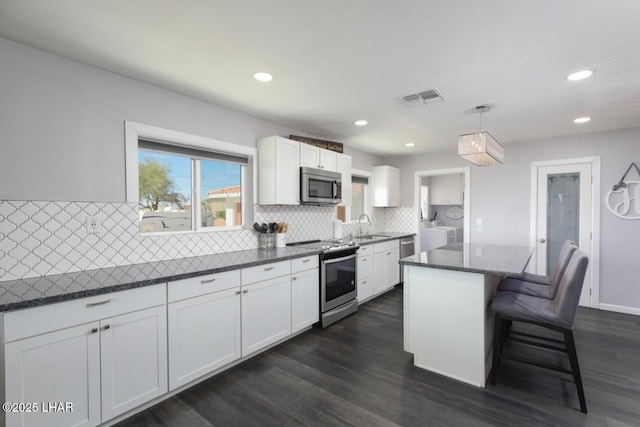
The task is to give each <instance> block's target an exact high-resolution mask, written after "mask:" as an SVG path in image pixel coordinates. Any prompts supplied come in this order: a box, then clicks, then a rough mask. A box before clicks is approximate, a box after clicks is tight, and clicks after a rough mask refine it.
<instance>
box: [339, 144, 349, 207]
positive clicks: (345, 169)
mask: <svg viewBox="0 0 640 427" xmlns="http://www.w3.org/2000/svg"><path fill="white" fill-rule="evenodd" d="M336 164H337V169H336V172H338V173H340V174H342V203H340V206H351V156H347V155H346V154H338V155H337V163H336Z"/></svg>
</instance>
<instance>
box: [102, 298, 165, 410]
mask: <svg viewBox="0 0 640 427" xmlns="http://www.w3.org/2000/svg"><path fill="white" fill-rule="evenodd" d="M100 355H101V357H100V367H101V376H100V378H101V382H102V420H103V421H106V420H109V419H111V418H113V417H115V416H118V415H120V414H123V413H125V412H127V411H129V410H131V409H133V408H135V407H137V406H140V405H142V404H143V403H145V402H148V401H149V400H151V399H153V398H155V397H158V396H160V395H162V394H164V393H166V392H167V314H166V308H165V306H164V305H163V306H159V307H153V308H148V309H146V310H141V311H135V312H133V313H128V314H123V315H121V316H117V317H112V318H110V319H105V320H102V321H100Z"/></svg>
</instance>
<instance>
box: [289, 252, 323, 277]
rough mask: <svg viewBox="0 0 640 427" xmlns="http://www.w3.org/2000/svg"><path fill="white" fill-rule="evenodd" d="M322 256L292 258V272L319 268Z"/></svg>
mask: <svg viewBox="0 0 640 427" xmlns="http://www.w3.org/2000/svg"><path fill="white" fill-rule="evenodd" d="M319 259H320V257H319V256H318V255H309V256H306V257H303V258H296V259H292V260H291V272H292V273H297V272H299V271H304V270H309V269H312V268H317V267H318V263H319Z"/></svg>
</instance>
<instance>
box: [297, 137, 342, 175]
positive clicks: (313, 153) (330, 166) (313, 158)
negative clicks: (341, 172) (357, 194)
mask: <svg viewBox="0 0 640 427" xmlns="http://www.w3.org/2000/svg"><path fill="white" fill-rule="evenodd" d="M337 158H338V153H336V152H335V151H331V150H325V149H324V148H320V147H314V146H313V145H309V144H305V143H300V167H307V168H316V169H326V170H328V171H331V172H337Z"/></svg>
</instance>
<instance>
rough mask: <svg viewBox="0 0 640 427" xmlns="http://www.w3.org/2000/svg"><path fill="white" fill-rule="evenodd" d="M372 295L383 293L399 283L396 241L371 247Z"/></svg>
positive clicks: (398, 250) (398, 258) (398, 249)
mask: <svg viewBox="0 0 640 427" xmlns="http://www.w3.org/2000/svg"><path fill="white" fill-rule="evenodd" d="M373 252H374V255H373V293H374V295H377V294H380V293H382V292H385V291H387V290H389V289H391V288H392V287H394V286H395V285H397V284H398V283H399V282H400V265H399V264H398V261H399V260H400V248H399V247H398V241H397V240H390V241H387V242H382V243H376V244H374V245H373Z"/></svg>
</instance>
